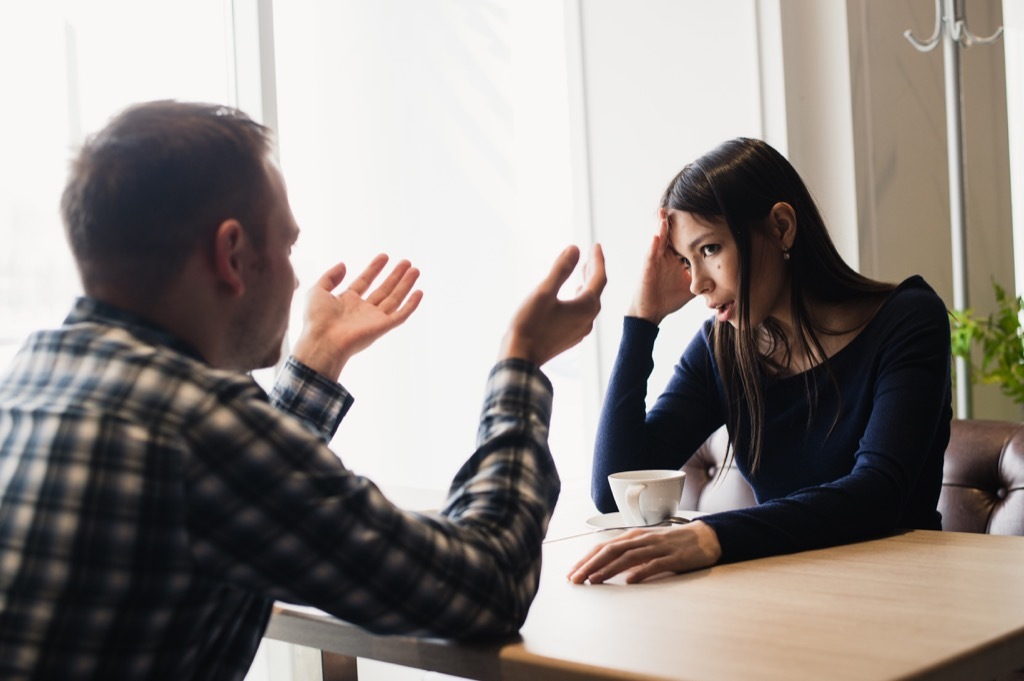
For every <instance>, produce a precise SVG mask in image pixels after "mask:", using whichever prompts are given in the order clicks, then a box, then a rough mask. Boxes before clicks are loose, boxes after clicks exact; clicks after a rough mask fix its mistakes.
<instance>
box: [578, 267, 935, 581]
mask: <svg viewBox="0 0 1024 681" xmlns="http://www.w3.org/2000/svg"><path fill="white" fill-rule="evenodd" d="M714 323H715V322H714V320H710V319H709V320H708V321H707V322H706V323H705V324H704V326H703V327H702V329H701V331H700V332H699V333H697V335H696V336H695V337H694V339H693V341H692V342H691V343H690V345H689V347H687V348H686V351H685V352H684V353H683V356H682V358H681V359H680V360H679V363H678V364H677V365H676V367H675V372H674V373H673V375H672V377H671V379H670V380H669V383H668V386H667V387H666V389H665V391H664V392H663V393H662V394H661V396H660V397H659V398H658V400H657V401H656V403H655V404H654V406H653V408H652V409H651V410H650V411H646V396H647V381H648V378H649V376H650V374H651V370H652V369H653V368H654V362H653V360H652V350H653V348H654V341H655V338H656V337H657V335H658V327H657V326H656V325H654V324H651V323H650V322H647V321H645V320H642V319H637V318H633V317H627V318H626V319H625V321H624V324H623V333H622V341H621V344H620V346H619V353H618V357H617V359H616V361H615V366H614V369H613V371H612V375H611V378H610V380H609V384H608V390H607V393H606V395H605V399H604V406H603V409H602V413H601V419H600V423H599V426H598V432H597V441H596V449H595V454H594V467H593V477H592V495H593V498H594V502H595V503H596V504H597V507H598V509H599V510H601V511H603V512H609V511H614V510H615V501H614V500H613V499H612V496H611V490H610V489H609V488H608V481H607V476H608V474H609V473H613V472H616V471H622V470H638V469H644V468H679V467H681V466H682V465H683V464H684V463H685V462H686V460H687V459H689V458H690V456H691V455H692V454H693V452H694V451H695V450H696V449H697V448H698V447H699V446H700V445H701V444H702V443H703V442H704V441H705V440H706V439H707V437H708V436H709V435H710V434H711V433H713V432H714V431H715V430H717V429H718V428H719V427H721V426H722V425H724V424H725V423H726V420H727V418H728V416H727V410H726V401H725V395H724V392H723V387H722V381H721V377H720V375H719V371H718V367H717V365H716V362H715V359H714V355H713V353H712V349H711V345H710V341H709V334H710V333H711V330H712V326H713V324H714ZM950 359H951V358H950V329H949V318H948V316H947V311H946V307H945V305H944V304H943V302H942V300H941V299H940V298H939V296H938V295H937V294H936V293H935V291H934V290H932V288H931V287H930V286H929V285H928V284H927V283H926V282H925V281H924V279H922V278H921V277H919V276H914V277H910V278H909V279H907V280H906V281H904V282H903V283H902V284H900V285H899V287H897V288H896V289H895V290H894V291H893V292H892V293H891V294H890V295H889V296H888V297H887V298H886V300H885V301H884V303H883V304H882V306H881V307H880V308H879V310H878V311H877V313H876V314H875V316H874V317H873V318H872V319H871V321H870V322H869V323H868V324H867V325H866V326H865V327H864V328H863V329H862V330H861V331H860V333H859V334H858V335H857V336H856V337H855V338H854V339H853V340H852V341H851V342H850V343H849V344H848V345H846V346H845V347H844V348H842V349H841V350H840V351H839V352H837V353H836V354H835V355H833V356H832V357H831V358H830V359H829V361H828V365H829V368H830V369H831V376H830V375H829V368H826V367H825V366H824V365H820V366H818V367H815V368H814V369H811V370H810V371H809V372H806V373H803V374H797V375H794V376H787V377H783V378H764V377H762V380H763V381H764V383H763V385H764V430H763V435H762V442H763V444H762V452H761V461H760V464H759V466H758V469H757V471H756V472H755V473H751V471H750V467H749V456H748V454H749V451H748V449H747V446H746V445H745V444H744V441H745V440H747V439H749V438H746V437H743V435H744V429H745V428H746V427H747V426H746V424H747V423H748V421H747V420H746V415H745V414H744V413H743V411H742V410H741V411H740V414H741V419H742V421H741V426H740V429H739V431H738V434H739V435H740V437H739V439H738V441H737V446H736V449H735V460H736V465H737V467H738V469H739V471H740V472H741V474H742V475H743V476H744V477H745V478H746V479H747V482H749V483H750V486H751V487H752V488H753V490H754V495H755V497H756V498H757V502H758V503H757V505H756V506H753V507H751V508H747V509H742V510H735V511H728V512H724V513H715V514H711V515H708V516H705V517H704V518H703V520H704V522H706V523H707V524H709V525H710V526H711V527H712V528H714V530H715V532H716V533H717V535H718V540H719V542H720V544H721V546H722V558H721V562H732V561H738V560H747V559H751V558H759V557H762V556H769V555H774V554H780V553H790V552H794V551H802V550H806V549H813V548H820V547H824V546H831V545H836V544H843V543H849V542H852V541H857V540H861V539H866V538H870V537H875V536H880V535H882V534H885V533H887V532H891V531H893V530H897V529H902V528H917V529H940V516H939V513H938V511H937V510H936V505H937V503H938V497H939V489H940V486H941V482H942V460H943V454H944V452H945V449H946V445H947V444H948V442H949V424H950V420H951V418H952V406H951V405H952V396H951V388H950ZM808 382H809V384H810V390H808ZM809 395H810V397H811V399H810V400H809V399H808V396H809ZM815 395H816V396H817V398H816V400H815ZM812 404H813V410H812V411H809V410H810V409H811V407H812Z"/></svg>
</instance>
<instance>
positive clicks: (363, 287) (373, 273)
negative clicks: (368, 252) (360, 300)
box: [348, 253, 388, 297]
mask: <svg viewBox="0 0 1024 681" xmlns="http://www.w3.org/2000/svg"><path fill="white" fill-rule="evenodd" d="M386 264H388V256H387V254H386V253H380V254H379V255H377V256H375V257H374V258H373V260H371V261H370V264H369V265H367V266H366V269H364V270H363V271H362V273H361V274H360V275H359V276H358V277H356V279H355V281H353V282H352V284H351V285H349V287H348V288H349V290H350V291H352V292H353V293H356V294H358V295H359V296H360V297H362V296H363V295H364V294H365V293H366V291H367V290H368V289H369V288H370V284H372V283H373V280H374V279H376V278H377V275H378V274H380V273H381V271H382V270H383V269H384V265H386Z"/></svg>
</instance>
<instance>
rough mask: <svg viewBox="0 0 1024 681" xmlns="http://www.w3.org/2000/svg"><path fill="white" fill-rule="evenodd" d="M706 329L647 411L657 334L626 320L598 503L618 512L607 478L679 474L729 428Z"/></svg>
mask: <svg viewBox="0 0 1024 681" xmlns="http://www.w3.org/2000/svg"><path fill="white" fill-rule="evenodd" d="M709 329H710V326H709V325H705V326H704V328H703V329H702V331H701V332H699V333H697V334H696V336H695V337H694V338H693V340H692V341H691V342H690V345H689V346H688V347H687V349H686V351H685V352H684V353H683V356H682V358H681V359H680V360H679V363H678V364H676V367H675V371H674V373H673V375H672V377H671V378H670V379H669V383H668V386H667V387H666V389H665V391H664V392H663V393H662V394H661V395H660V396H659V397H658V400H657V402H656V403H655V404H654V406H653V408H652V409H651V410H650V412H648V411H647V406H646V400H647V381H648V379H649V378H650V375H651V371H652V370H653V369H654V360H653V359H652V352H653V350H654V341H655V339H656V338H657V335H658V327H657V326H656V325H654V324H651V323H650V322H648V321H646V320H643V319H637V318H635V317H626V318H625V320H624V321H623V328H622V340H621V342H620V344H619V352H618V355H617V357H616V359H615V364H614V366H613V368H612V374H611V378H610V379H609V381H608V389H607V391H606V393H605V397H604V403H603V406H602V408H601V416H600V420H599V421H598V426H597V437H596V440H595V448H594V466H593V468H592V474H591V497H592V498H593V500H594V503H595V505H596V506H597V508H598V510H600V511H602V512H605V513H607V512H610V511H614V510H615V500H614V499H613V498H612V494H611V490H610V489H609V487H608V475H609V474H610V473H615V472H618V471H624V470H639V469H643V468H680V467H681V466H682V465H683V464H684V463H686V460H687V459H688V458H689V457H690V456H691V455H692V454H693V452H694V451H695V450H696V449H697V447H699V446H700V445H701V443H703V442H704V440H706V439H707V437H708V436H709V435H710V434H711V433H712V432H714V431H715V430H716V429H717V428H718V427H719V426H720V425H721V424H722V423H723V422H724V417H723V416H722V410H721V406H720V400H719V395H718V392H717V390H716V388H715V386H716V383H715V374H714V367H713V365H712V362H711V354H710V350H709V348H708V342H707V333H708V330H709Z"/></svg>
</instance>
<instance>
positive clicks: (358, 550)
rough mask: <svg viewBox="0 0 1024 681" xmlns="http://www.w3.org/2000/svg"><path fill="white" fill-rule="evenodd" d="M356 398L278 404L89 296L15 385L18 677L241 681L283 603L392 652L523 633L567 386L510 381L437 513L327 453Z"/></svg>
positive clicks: (7, 599) (12, 442)
mask: <svg viewBox="0 0 1024 681" xmlns="http://www.w3.org/2000/svg"><path fill="white" fill-rule="evenodd" d="M351 402H352V398H351V397H350V396H349V395H348V393H347V392H346V391H345V390H344V389H343V388H341V386H339V385H338V384H336V383H334V382H333V381H329V380H326V379H325V378H324V377H322V376H319V375H318V374H316V373H315V372H313V371H311V370H310V369H308V368H307V367H304V366H303V365H301V364H300V363H298V362H295V361H294V360H290V361H289V362H288V363H287V365H286V367H285V369H284V371H283V372H282V375H281V377H280V380H279V381H278V383H277V385H276V386H275V388H274V389H273V391H272V393H271V395H270V396H268V395H266V393H264V391H263V390H262V389H261V388H260V387H259V386H258V385H257V384H256V383H255V382H254V381H253V380H252V379H251V378H250V377H248V376H245V375H241V374H237V373H232V372H226V371H219V370H215V369H211V368H210V367H209V366H207V365H205V364H204V363H203V362H202V361H201V360H200V359H199V357H198V356H196V355H195V353H193V352H192V351H191V350H190V349H189V348H187V347H185V346H183V345H181V344H180V343H179V342H178V341H176V340H175V339H173V338H170V337H168V336H166V335H165V334H163V333H162V332H161V331H160V330H158V329H155V328H153V327H151V326H148V325H147V324H145V323H144V322H143V321H142V320H140V319H137V318H134V317H133V316H131V315H128V314H126V313H124V312H123V311H120V310H117V309H114V308H111V307H109V306H106V305H103V304H102V303H99V302H98V301H95V300H91V299H88V298H83V299H80V300H79V301H78V302H77V303H76V305H75V308H74V309H73V310H72V312H71V314H70V315H69V317H68V318H67V320H66V321H65V323H64V325H63V326H62V327H61V328H60V329H58V330H55V331H45V332H39V333H36V334H34V335H33V336H31V337H30V338H29V339H28V341H27V342H26V344H25V346H24V347H23V348H22V350H21V351H20V352H19V354H18V355H17V356H16V357H15V359H14V360H13V362H12V364H11V366H10V367H9V368H8V369H7V370H6V372H5V373H4V374H3V376H2V377H0V495H2V496H0V678H3V679H240V678H242V677H243V676H244V674H245V672H246V670H247V669H248V667H249V665H250V664H251V662H252V658H253V655H254V654H255V651H256V648H257V646H258V644H259V641H260V638H261V637H262V634H263V631H264V629H265V627H266V624H267V620H268V617H269V613H270V608H271V605H272V603H273V601H275V600H284V601H289V602H294V603H301V604H307V605H313V606H316V607H318V608H321V609H323V610H326V611H328V612H330V613H332V614H335V615H337V616H338V617H341V618H343V619H346V620H349V621H351V622H354V623H356V624H359V625H361V626H364V627H366V628H368V629H370V630H373V631H376V632H381V633H403V634H412V635H425V636H426V635H429V636H443V637H467V636H475V635H490V634H508V633H512V632H514V631H516V630H517V629H518V628H519V627H520V626H521V624H522V622H523V620H524V619H525V617H526V612H527V609H528V607H529V604H530V603H531V602H532V599H533V597H534V595H535V593H536V590H537V586H538V578H539V567H540V542H541V539H542V537H543V535H544V533H545V531H546V528H547V522H548V520H549V518H550V514H551V510H552V508H553V506H554V502H555V500H556V499H557V496H558V491H559V480H558V475H557V473H556V471H555V468H554V464H553V462H552V460H551V457H550V453H549V452H548V447H547V429H548V423H549V420H550V409H551V385H550V383H549V382H548V380H547V378H546V377H544V375H543V374H542V373H540V371H539V370H538V369H537V368H536V367H533V366H532V365H529V364H527V363H523V362H518V361H515V360H509V361H505V362H502V363H499V364H498V365H497V366H496V367H495V368H494V370H493V371H492V373H491V375H490V377H489V380H488V384H487V393H486V400H485V404H484V408H483V414H482V416H481V425H480V430H479V433H478V449H477V451H476V452H475V453H474V454H473V456H472V457H471V458H470V460H469V461H468V462H467V463H466V464H465V466H464V467H463V468H462V469H461V470H460V472H459V473H458V475H457V477H456V479H455V481H454V482H453V485H452V489H451V494H450V497H449V500H448V502H447V504H446V507H445V508H444V509H443V510H442V511H441V512H439V513H437V514H425V513H413V512H407V511H402V510H400V509H398V508H396V507H394V506H393V505H392V504H391V503H390V502H389V501H388V500H387V499H385V497H384V496H383V495H382V494H381V492H380V491H379V490H378V489H377V488H376V487H375V486H374V485H373V483H371V482H370V481H369V480H367V479H365V478H362V477H360V476H357V475H355V474H353V473H352V472H350V471H349V470H347V469H346V468H345V467H344V466H343V464H342V463H341V462H340V460H339V459H338V458H337V456H336V455H335V454H334V453H333V452H331V450H330V449H329V448H328V447H327V444H326V443H327V442H328V441H329V440H330V438H331V437H332V436H333V434H334V431H335V429H336V428H337V427H338V425H339V424H340V422H341V420H342V418H343V417H344V415H345V413H346V411H347V410H348V407H349V406H350V405H351Z"/></svg>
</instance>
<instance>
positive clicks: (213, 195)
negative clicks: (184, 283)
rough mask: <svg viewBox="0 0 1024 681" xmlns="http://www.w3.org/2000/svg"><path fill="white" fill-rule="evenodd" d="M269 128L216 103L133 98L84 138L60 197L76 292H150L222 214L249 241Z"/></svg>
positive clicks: (258, 208) (150, 295)
mask: <svg viewBox="0 0 1024 681" xmlns="http://www.w3.org/2000/svg"><path fill="white" fill-rule="evenodd" d="M269 152H270V132H269V130H268V129H267V128H265V127H264V126H262V125H260V124H258V123H256V122H254V121H252V120H251V119H250V118H249V117H248V116H246V115H245V114H244V113H242V112H240V111H238V110H235V109H230V108H227V107H223V106H217V105H210V104H194V103H184V102H175V101H159V102H148V103H144V104H137V105H134V106H132V107H129V108H128V109H126V110H125V111H123V112H122V113H121V114H119V115H118V116H117V117H115V118H114V119H113V120H112V121H111V122H110V123H109V124H108V125H107V126H106V127H105V128H103V129H102V130H101V131H99V132H98V133H96V134H95V135H93V136H92V137H90V138H89V139H88V140H86V143H85V144H84V146H83V148H82V150H81V152H80V153H79V155H78V157H77V158H76V159H75V160H74V161H73V163H72V165H71V172H70V176H69V178H68V183H67V186H66V187H65V189H64V194H63V197H62V200H61V212H62V215H63V218H64V229H65V233H66V235H67V238H68V243H69V244H70V246H71V251H72V253H73V254H74V257H75V261H76V262H77V264H78V269H79V273H80V275H81V278H82V284H83V287H84V288H85V291H86V293H89V294H94V295H95V294H97V293H102V292H111V291H116V292H119V295H123V296H129V297H131V298H132V299H134V300H136V301H139V302H144V301H153V300H155V299H156V298H158V297H159V296H160V295H161V294H162V293H163V291H164V290H165V289H166V287H167V285H168V284H170V283H171V282H172V281H173V280H174V277H175V276H176V275H177V274H178V272H179V271H180V270H181V267H182V265H183V263H184V262H185V260H186V259H187V258H188V257H189V256H190V255H191V254H192V253H193V252H194V251H195V249H196V248H197V247H198V246H199V245H200V244H203V243H204V242H207V241H210V240H211V237H212V235H213V234H214V232H215V230H216V228H217V226H218V225H220V224H221V223H222V222H223V221H224V220H228V219H231V218H234V219H237V220H238V221H239V222H241V223H242V225H244V226H245V227H246V230H247V234H248V236H249V238H250V239H252V240H253V241H254V242H255V243H256V245H257V246H260V245H261V243H262V239H263V229H264V220H265V214H266V195H267V177H266V165H265V163H266V160H267V158H268V154H269Z"/></svg>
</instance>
